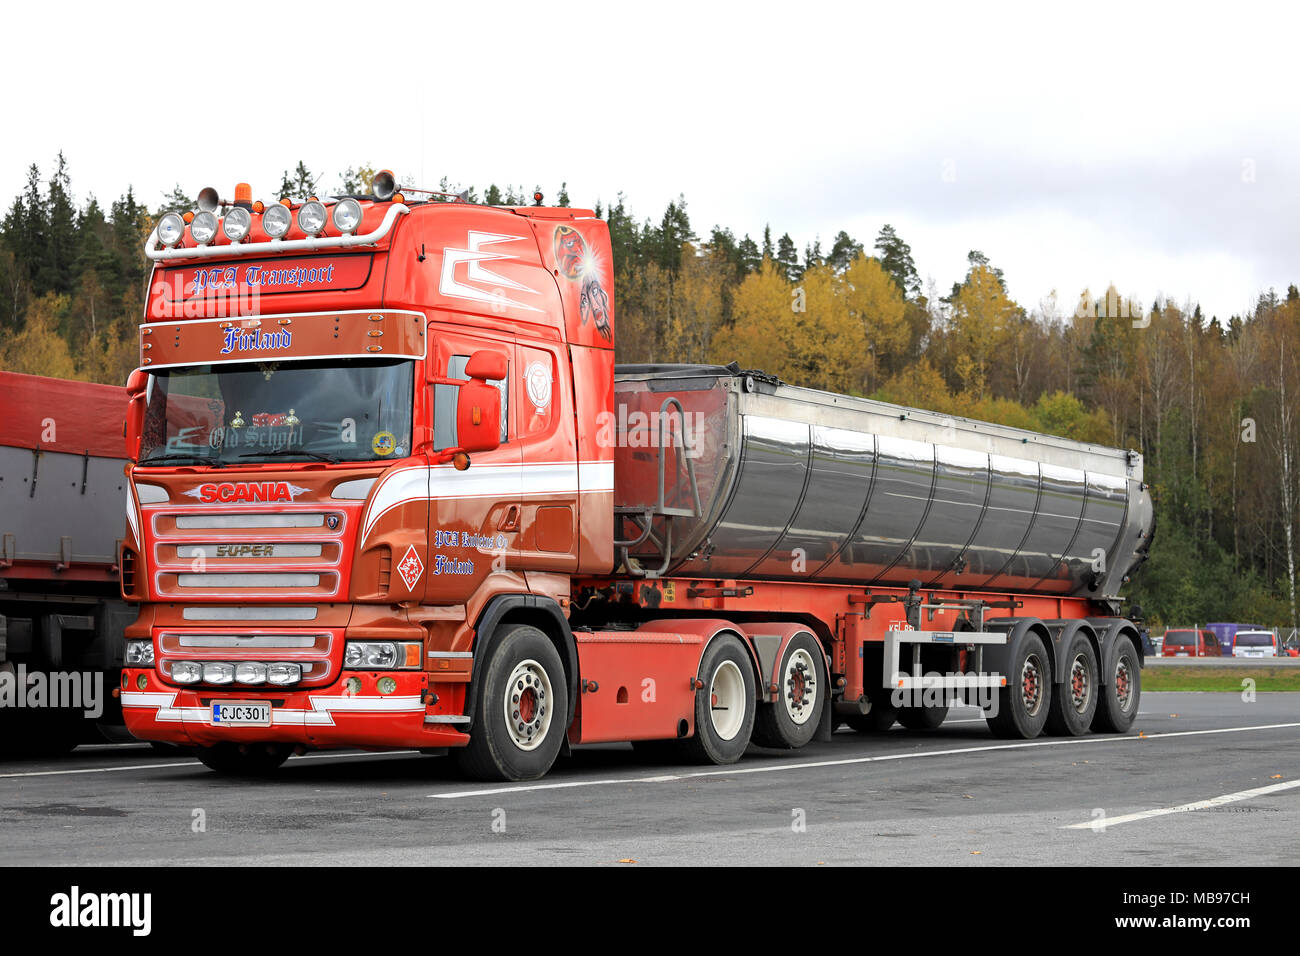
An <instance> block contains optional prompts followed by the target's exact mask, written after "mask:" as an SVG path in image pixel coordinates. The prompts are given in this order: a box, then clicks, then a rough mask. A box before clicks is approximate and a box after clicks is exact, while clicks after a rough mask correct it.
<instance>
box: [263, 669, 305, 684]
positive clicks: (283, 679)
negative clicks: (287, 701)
mask: <svg viewBox="0 0 1300 956" xmlns="http://www.w3.org/2000/svg"><path fill="white" fill-rule="evenodd" d="M266 679H267V680H268V681H269V682H270V683H272V684H281V685H283V684H296V683H298V681H300V680H302V665H301V664H272V665H271V666H270V667H268V668H267V669H266Z"/></svg>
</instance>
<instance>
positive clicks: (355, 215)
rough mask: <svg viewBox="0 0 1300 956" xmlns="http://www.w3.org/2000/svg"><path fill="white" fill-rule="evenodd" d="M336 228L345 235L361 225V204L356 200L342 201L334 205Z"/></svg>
mask: <svg viewBox="0 0 1300 956" xmlns="http://www.w3.org/2000/svg"><path fill="white" fill-rule="evenodd" d="M333 219H334V228H335V229H337V230H338V231H339V232H341V233H343V234H344V235H346V234H348V233H350V232H353V231H354V230H355V229H356V228H357V226H359V225H361V203H359V202H357V201H356V200H355V199H340V200H339V201H338V202H337V203H336V204H335V205H334V216H333Z"/></svg>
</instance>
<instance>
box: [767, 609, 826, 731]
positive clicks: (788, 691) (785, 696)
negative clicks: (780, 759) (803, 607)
mask: <svg viewBox="0 0 1300 956" xmlns="http://www.w3.org/2000/svg"><path fill="white" fill-rule="evenodd" d="M824 671H825V665H824V664H823V658H822V649H821V646H820V645H819V644H818V643H817V641H816V640H815V639H814V638H813V636H812V635H811V634H796V635H795V636H794V637H792V638H791V639H790V643H789V644H787V645H786V648H785V654H784V655H783V656H782V658H781V666H780V667H779V668H778V669H777V684H778V685H779V687H778V695H779V697H780V699H779V700H777V701H774V702H771V703H762V704H759V705H758V712H757V713H756V715H755V717H754V743H756V744H758V745H759V746H760V747H773V748H776V749H781V750H794V749H797V748H799V747H802V746H803V745H804V744H806V743H808V742H809V741H810V740H812V739H813V737H814V736H815V735H816V733H817V723H818V721H819V720H820V719H821V708H822V701H823V697H822V695H823V694H824V693H825V689H826V676H825V673H824Z"/></svg>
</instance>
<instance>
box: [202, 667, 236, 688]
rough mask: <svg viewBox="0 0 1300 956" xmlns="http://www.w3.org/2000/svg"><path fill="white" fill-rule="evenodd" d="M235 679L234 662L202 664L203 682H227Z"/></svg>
mask: <svg viewBox="0 0 1300 956" xmlns="http://www.w3.org/2000/svg"><path fill="white" fill-rule="evenodd" d="M234 679H235V665H234V664H204V665H203V683H205V684H229V683H230V682H231V681H233V680H234Z"/></svg>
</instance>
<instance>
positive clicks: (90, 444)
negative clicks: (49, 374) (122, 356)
mask: <svg viewBox="0 0 1300 956" xmlns="http://www.w3.org/2000/svg"><path fill="white" fill-rule="evenodd" d="M125 417H126V389H125V388H119V387H117V386H114V385H95V384H93V383H91V382H68V381H64V380H63V379H59V378H46V377H45V376H43V375H19V374H18V373H17V372H0V445H9V446H12V447H17V448H36V447H37V446H38V445H39V446H40V448H41V450H42V451H60V452H67V453H68V454H72V455H84V454H85V453H86V452H87V451H89V452H90V454H91V455H94V456H96V457H102V458H125V457H126V446H125V443H124V441H123V438H122V422H123V420H124V418H125Z"/></svg>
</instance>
